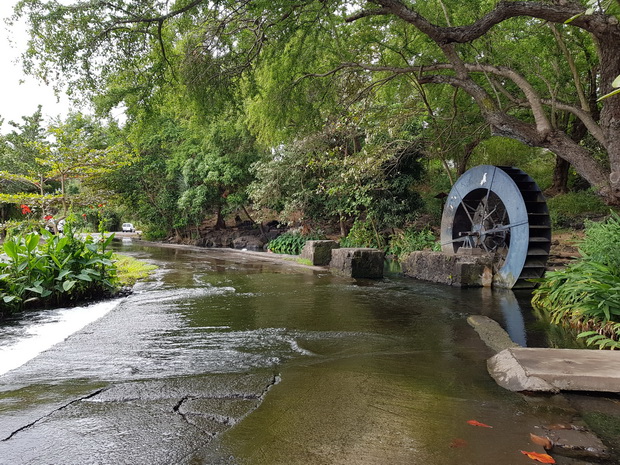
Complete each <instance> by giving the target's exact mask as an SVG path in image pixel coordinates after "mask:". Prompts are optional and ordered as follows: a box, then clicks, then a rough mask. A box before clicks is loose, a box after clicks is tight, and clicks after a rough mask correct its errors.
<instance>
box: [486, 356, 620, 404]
mask: <svg viewBox="0 0 620 465" xmlns="http://www.w3.org/2000/svg"><path fill="white" fill-rule="evenodd" d="M487 366H488V369H489V373H490V374H491V376H492V377H493V378H494V379H495V381H496V382H497V383H498V384H499V385H500V386H502V387H504V388H506V389H509V390H511V391H546V392H559V391H597V392H614V393H620V351H612V350H583V349H535V348H508V349H505V350H502V351H501V352H499V353H498V354H497V355H495V356H494V357H492V358H490V359H489V360H488V362H487Z"/></svg>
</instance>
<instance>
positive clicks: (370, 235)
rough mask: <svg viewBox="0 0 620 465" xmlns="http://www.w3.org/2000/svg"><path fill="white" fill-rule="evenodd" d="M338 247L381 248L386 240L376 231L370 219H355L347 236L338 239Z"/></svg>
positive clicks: (383, 247) (384, 245)
mask: <svg viewBox="0 0 620 465" xmlns="http://www.w3.org/2000/svg"><path fill="white" fill-rule="evenodd" d="M340 247H373V248H376V249H381V250H383V249H385V247H386V240H385V239H384V238H383V236H381V235H379V234H378V233H377V231H376V229H375V227H374V225H373V223H372V221H371V220H366V221H361V220H356V221H355V223H353V226H352V227H351V230H350V231H349V234H348V235H347V237H343V238H342V239H340Z"/></svg>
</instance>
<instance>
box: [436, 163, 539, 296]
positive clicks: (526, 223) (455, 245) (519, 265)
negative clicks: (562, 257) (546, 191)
mask: <svg viewBox="0 0 620 465" xmlns="http://www.w3.org/2000/svg"><path fill="white" fill-rule="evenodd" d="M550 246H551V220H550V218H549V210H548V209H547V202H546V201H545V198H544V196H543V194H542V192H541V190H540V188H539V187H538V185H537V184H536V182H535V181H534V180H533V179H532V178H531V177H530V176H529V175H528V174H526V173H524V172H523V171H521V170H520V169H518V168H511V167H506V166H491V165H480V166H476V167H474V168H472V169H470V170H468V171H467V172H465V173H464V174H463V175H462V176H461V177H460V178H459V179H458V180H457V181H456V183H455V184H454V186H452V190H451V191H450V194H449V195H448V197H447V199H446V205H445V207H444V210H443V216H442V219H441V248H442V251H443V252H444V253H447V254H455V253H457V252H458V251H459V249H461V248H467V249H478V250H477V251H479V252H481V253H485V252H486V253H492V254H494V264H495V265H494V276H493V285H494V286H498V287H504V288H525V287H533V286H534V284H533V283H531V282H530V281H528V280H529V279H532V278H540V277H542V275H543V274H544V272H545V268H546V265H547V258H548V256H549V248H550ZM477 251H476V250H472V251H470V253H471V252H477ZM461 252H463V251H461Z"/></svg>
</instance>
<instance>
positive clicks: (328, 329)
mask: <svg viewBox="0 0 620 465" xmlns="http://www.w3.org/2000/svg"><path fill="white" fill-rule="evenodd" d="M118 247H119V248H120V249H121V251H122V252H123V253H127V254H130V255H134V256H136V257H138V258H141V259H145V260H148V261H151V262H154V263H156V264H157V265H159V267H160V268H159V271H158V272H157V273H156V274H155V276H154V277H153V279H152V280H150V281H149V282H146V283H142V284H139V285H138V286H137V287H136V289H135V292H134V293H133V294H132V295H131V296H129V297H126V298H123V299H119V300H118V301H114V302H107V303H103V304H97V305H93V306H90V307H86V308H81V309H80V308H76V309H64V310H61V311H55V312H51V313H49V312H48V313H42V314H33V315H30V316H28V317H27V318H22V319H20V320H19V321H15V322H12V323H11V322H9V323H7V324H5V325H4V326H3V327H2V328H1V329H0V464H3V465H4V464H6V465H9V464H10V465H19V464H90V463H92V464H124V463H126V464H211V463H240V464H280V463H281V464H356V463H359V464H374V463H376V464H386V463H390V464H401V463H402V464H425V465H434V464H437V465H451V464H455V465H456V464H459V465H467V464H476V465H480V464H500V463H501V464H517V465H518V464H521V463H523V464H527V463H532V462H531V460H530V459H528V458H527V457H525V456H524V455H523V454H521V452H520V451H521V450H532V447H533V446H532V444H531V442H530V436H529V435H530V433H534V434H535V433H536V432H537V431H539V430H540V427H541V426H542V425H545V424H552V423H560V422H569V421H571V419H572V415H573V412H572V411H571V410H570V408H567V406H566V405H565V403H564V402H563V401H562V400H558V399H557V398H555V397H547V396H524V395H520V394H514V393H511V392H508V391H505V390H504V389H502V388H500V387H498V386H497V385H496V384H495V382H494V381H493V380H492V379H491V378H490V377H489V375H488V374H487V371H486V364H485V363H486V359H487V358H488V357H490V356H491V355H492V353H491V352H490V350H489V349H488V348H487V347H486V346H485V345H484V344H483V343H482V342H481V341H480V340H479V338H478V336H477V334H476V333H475V332H474V331H473V329H471V328H470V327H469V326H468V324H467V322H466V318H467V316H468V315H470V314H484V315H488V316H490V317H492V318H494V319H496V320H497V321H499V322H500V323H501V324H502V325H503V326H504V327H506V328H507V329H508V330H509V332H510V334H511V336H512V337H513V339H514V340H515V341H517V342H519V343H521V344H523V345H530V346H532V345H534V346H535V345H539V344H543V342H541V340H540V338H541V335H540V334H538V333H536V332H534V331H532V330H529V329H528V328H530V327H534V325H533V320H532V318H531V317H530V316H529V315H530V312H529V308H528V304H527V302H528V295H527V294H522V295H515V294H513V293H512V292H509V291H507V292H491V291H489V290H480V289H478V290H460V289H455V288H448V287H444V286H440V285H433V284H428V283H421V282H415V281H413V280H408V279H405V278H401V277H399V276H397V275H388V277H386V278H385V279H383V280H378V281H366V280H350V279H344V278H338V277H335V276H332V275H331V274H330V273H328V272H326V271H323V270H316V269H310V268H307V267H302V266H299V265H297V264H295V263H292V262H286V261H279V260H264V259H257V258H256V257H255V256H253V255H250V254H244V253H242V252H234V251H226V250H218V249H216V250H205V249H202V250H193V249H191V248H190V249H179V248H159V247H148V246H142V245H138V244H130V243H123V245H119V246H118ZM50 335H53V337H52V336H50ZM24 348H26V349H27V352H28V354H26V350H25V349H24ZM18 357H20V358H19V359H18ZM469 420H476V421H479V422H481V423H484V424H486V425H489V426H492V428H487V427H480V426H472V425H471V424H469V423H468V421H469ZM571 463H576V462H571Z"/></svg>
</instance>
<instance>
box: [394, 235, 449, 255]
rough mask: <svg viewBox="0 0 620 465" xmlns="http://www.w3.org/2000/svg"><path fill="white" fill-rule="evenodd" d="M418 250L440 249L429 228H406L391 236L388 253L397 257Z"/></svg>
mask: <svg viewBox="0 0 620 465" xmlns="http://www.w3.org/2000/svg"><path fill="white" fill-rule="evenodd" d="M418 250H434V251H439V250H441V245H440V244H439V242H437V238H436V237H435V234H434V233H433V231H431V230H430V229H427V228H424V229H422V230H418V229H414V228H407V229H405V230H404V231H402V232H400V233H397V234H395V235H393V236H392V238H391V240H390V247H389V250H388V253H390V254H392V255H395V256H396V257H398V258H399V259H400V258H402V257H404V256H405V255H407V254H409V253H411V252H415V251H418Z"/></svg>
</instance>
